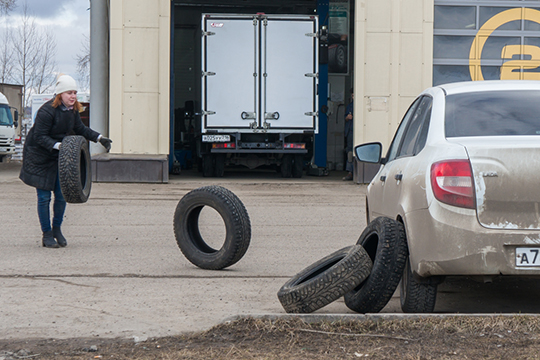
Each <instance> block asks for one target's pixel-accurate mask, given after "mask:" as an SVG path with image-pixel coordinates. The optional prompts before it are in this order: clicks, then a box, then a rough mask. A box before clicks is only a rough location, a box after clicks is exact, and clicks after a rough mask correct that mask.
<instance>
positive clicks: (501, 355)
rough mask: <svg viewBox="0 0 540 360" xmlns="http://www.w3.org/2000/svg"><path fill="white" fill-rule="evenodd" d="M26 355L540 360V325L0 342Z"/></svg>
mask: <svg viewBox="0 0 540 360" xmlns="http://www.w3.org/2000/svg"><path fill="white" fill-rule="evenodd" d="M92 341H93V342H92ZM23 345H24V346H23ZM90 345H97V347H98V351H97V352H88V351H84V350H83V349H85V348H86V349H88V348H89V346H90ZM21 346H22V347H21ZM21 348H25V349H26V350H27V353H28V355H30V356H33V357H32V358H34V359H94V358H96V359H141V360H150V359H196V360H199V359H257V360H266V359H361V358H363V359H410V360H413V359H415V360H419V359H426V360H427V359H538V358H539V357H540V355H539V354H540V317H535V316H487V317H469V316H467V317H465V316H458V317H448V318H435V317H427V318H418V319H412V320H411V319H404V320H380V321H352V322H343V321H340V322H318V323H306V322H303V321H302V320H299V319H295V320H277V321H271V320H258V319H245V320H238V321H233V322H230V323H226V324H221V325H218V326H216V327H214V328H212V329H210V330H208V331H206V332H203V333H197V334H190V335H183V336H176V337H167V338H156V339H151V340H148V341H145V342H140V343H133V342H130V341H125V340H100V341H99V342H96V340H84V339H72V340H66V341H54V342H53V341H38V342H33V343H19V344H6V343H2V342H0V358H1V357H2V356H4V357H5V358H6V360H11V359H16V358H17V357H11V358H10V356H11V355H10V354H16V353H17V351H19V350H20V349H21ZM37 354H39V355H37ZM6 355H7V356H6ZM36 355H37V356H36Z"/></svg>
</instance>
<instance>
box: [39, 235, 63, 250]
mask: <svg viewBox="0 0 540 360" xmlns="http://www.w3.org/2000/svg"><path fill="white" fill-rule="evenodd" d="M43 247H47V248H58V247H60V246H58V243H57V242H56V240H54V236H53V232H52V231H45V232H44V233H43Z"/></svg>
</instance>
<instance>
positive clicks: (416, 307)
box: [399, 259, 438, 313]
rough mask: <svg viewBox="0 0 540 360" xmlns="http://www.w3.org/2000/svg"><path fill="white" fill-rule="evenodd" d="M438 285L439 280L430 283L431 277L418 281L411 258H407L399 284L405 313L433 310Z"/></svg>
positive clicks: (400, 298)
mask: <svg viewBox="0 0 540 360" xmlns="http://www.w3.org/2000/svg"><path fill="white" fill-rule="evenodd" d="M437 286H438V283H437V282H435V283H430V282H429V279H426V282H425V283H424V282H420V281H418V280H417V279H416V278H415V277H414V275H413V273H412V271H411V265H410V262H409V259H407V263H406V264H405V269H404V270H403V276H402V278H401V283H400V285H399V290H400V291H399V292H400V294H399V300H400V303H401V310H402V311H403V312H404V313H431V312H433V309H435V301H436V300H437Z"/></svg>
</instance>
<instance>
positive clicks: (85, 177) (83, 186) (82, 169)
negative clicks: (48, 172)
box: [58, 135, 92, 203]
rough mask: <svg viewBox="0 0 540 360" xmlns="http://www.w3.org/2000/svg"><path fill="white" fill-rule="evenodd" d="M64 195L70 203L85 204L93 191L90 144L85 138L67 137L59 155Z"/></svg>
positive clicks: (61, 187) (59, 171) (60, 177)
mask: <svg viewBox="0 0 540 360" xmlns="http://www.w3.org/2000/svg"><path fill="white" fill-rule="evenodd" d="M58 174H59V180H60V189H62V195H64V199H65V200H66V202H68V203H85V202H86V201H88V198H89V197H90V190H91V189H92V168H91V162H90V151H89V149H88V142H87V141H86V139H85V138H84V137H83V136H79V135H73V136H66V137H65V138H64V140H63V141H62V145H61V146H60V152H59V154H58Z"/></svg>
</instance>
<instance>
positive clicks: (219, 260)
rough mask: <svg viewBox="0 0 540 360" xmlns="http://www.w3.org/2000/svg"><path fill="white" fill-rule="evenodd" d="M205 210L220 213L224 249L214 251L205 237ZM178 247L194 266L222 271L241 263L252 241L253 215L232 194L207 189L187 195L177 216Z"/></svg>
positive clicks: (212, 187)
mask: <svg viewBox="0 0 540 360" xmlns="http://www.w3.org/2000/svg"><path fill="white" fill-rule="evenodd" d="M205 206H209V207H211V208H212V209H214V210H216V211H217V212H218V213H219V215H220V216H221V218H222V219H223V222H224V224H225V231H226V234H225V241H224V243H223V245H222V247H221V248H220V249H214V248H212V247H211V246H210V245H209V244H208V243H207V241H205V239H204V238H203V236H202V235H201V231H200V229H199V216H200V214H201V211H202V210H203V208H204V207H205ZM174 234H175V237H176V243H177V244H178V247H179V248H180V250H181V251H182V253H183V254H184V256H185V257H186V258H187V259H188V260H189V261H190V262H191V263H193V264H194V265H196V266H198V267H200V268H202V269H209V270H220V269H224V268H226V267H229V266H231V265H233V264H235V263H236V262H238V260H240V259H241V258H242V257H243V256H244V254H245V253H246V251H247V249H248V247H249V243H250V240H251V223H250V220H249V215H248V213H247V211H246V208H245V207H244V204H243V203H242V201H240V199H239V198H238V197H237V196H236V195H235V194H234V193H232V192H231V191H230V190H228V189H226V188H224V187H221V186H217V185H212V186H204V187H200V188H198V189H195V190H193V191H190V192H189V193H187V194H186V195H185V196H184V197H183V198H182V199H181V200H180V202H178V205H177V206H176V211H175V213H174Z"/></svg>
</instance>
